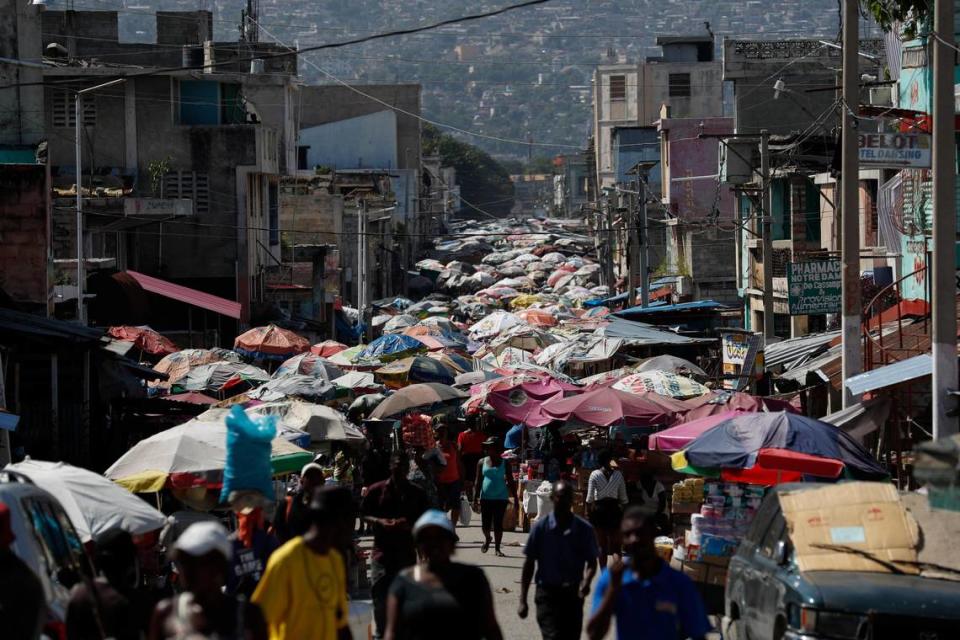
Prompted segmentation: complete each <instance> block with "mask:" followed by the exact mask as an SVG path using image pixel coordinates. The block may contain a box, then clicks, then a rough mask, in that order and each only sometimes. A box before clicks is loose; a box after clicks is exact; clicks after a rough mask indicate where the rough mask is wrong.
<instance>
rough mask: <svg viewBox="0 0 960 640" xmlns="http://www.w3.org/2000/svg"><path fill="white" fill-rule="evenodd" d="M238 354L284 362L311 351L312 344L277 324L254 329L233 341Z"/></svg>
mask: <svg viewBox="0 0 960 640" xmlns="http://www.w3.org/2000/svg"><path fill="white" fill-rule="evenodd" d="M233 348H234V350H235V351H236V352H237V353H240V354H242V355H245V356H247V357H249V358H266V359H269V360H284V359H286V358H289V357H290V356H293V355H296V354H298V353H303V352H304V351H307V350H309V349H310V342H309V341H308V340H307V339H306V338H303V337H301V336H299V335H297V334H296V333H294V332H293V331H290V330H289V329H282V328H280V327H278V326H277V325H275V324H270V325H267V326H265V327H254V328H253V329H250V330H249V331H247V332H245V333H241V334H240V335H239V336H237V337H236V339H235V340H234V341H233Z"/></svg>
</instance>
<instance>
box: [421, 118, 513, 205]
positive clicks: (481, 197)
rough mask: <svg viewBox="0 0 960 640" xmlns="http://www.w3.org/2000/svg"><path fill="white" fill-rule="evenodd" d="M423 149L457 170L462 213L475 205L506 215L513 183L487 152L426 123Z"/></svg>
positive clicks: (510, 201)
mask: <svg viewBox="0 0 960 640" xmlns="http://www.w3.org/2000/svg"><path fill="white" fill-rule="evenodd" d="M423 151H424V153H426V154H438V155H439V156H440V160H441V162H442V163H443V164H444V165H446V166H451V167H453V168H454V169H456V171H457V183H458V184H459V185H460V196H461V197H462V199H463V208H464V212H469V211H471V210H472V209H471V205H474V206H475V207H476V208H478V209H482V210H483V211H486V212H489V213H492V214H494V215H498V216H506V215H509V213H510V210H511V209H512V208H513V183H512V182H511V181H510V174H509V173H508V172H507V170H506V168H505V167H504V166H503V165H502V164H500V163H499V162H497V160H495V159H494V158H493V157H492V156H491V155H490V154H489V153H487V152H486V151H483V150H482V149H479V148H478V147H475V146H473V145H472V144H467V143H466V142H461V141H460V140H457V139H456V138H454V137H453V136H451V135H449V134H446V133H441V132H440V131H439V130H438V129H437V128H436V127H434V126H433V125H429V124H424V126H423ZM474 212H475V213H479V212H477V211H474Z"/></svg>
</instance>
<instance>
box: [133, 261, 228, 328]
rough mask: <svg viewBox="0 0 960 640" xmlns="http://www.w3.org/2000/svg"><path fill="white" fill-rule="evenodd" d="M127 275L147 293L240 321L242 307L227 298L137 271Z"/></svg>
mask: <svg viewBox="0 0 960 640" xmlns="http://www.w3.org/2000/svg"><path fill="white" fill-rule="evenodd" d="M126 273H127V275H129V276H130V277H131V278H133V279H134V280H136V281H137V284H139V285H140V286H141V287H143V289H144V290H145V291H149V292H150V293H155V294H157V295H160V296H163V297H165V298H170V299H171V300H177V301H179V302H184V303H186V304H189V305H192V306H194V307H200V308H201V309H206V310H207V311H213V312H214V313H219V314H220V315H224V316H228V317H230V318H235V319H237V320H239V319H240V312H241V310H242V307H241V306H240V303H239V302H234V301H233V300H227V299H226V298H221V297H220V296H215V295H213V294H211V293H205V292H203V291H197V290H196V289H191V288H190V287H184V286H183V285H179V284H174V283H172V282H167V281H166V280H161V279H160V278H154V277H153V276H148V275H146V274H143V273H139V272H137V271H127V272H126Z"/></svg>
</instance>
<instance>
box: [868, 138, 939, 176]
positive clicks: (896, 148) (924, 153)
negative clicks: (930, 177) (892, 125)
mask: <svg viewBox="0 0 960 640" xmlns="http://www.w3.org/2000/svg"><path fill="white" fill-rule="evenodd" d="M857 140H858V144H859V147H860V153H859V155H860V164H861V165H862V166H865V167H890V168H894V169H896V168H902V167H911V168H914V169H929V168H930V160H931V155H930V134H928V133H861V134H860V135H858V136H857Z"/></svg>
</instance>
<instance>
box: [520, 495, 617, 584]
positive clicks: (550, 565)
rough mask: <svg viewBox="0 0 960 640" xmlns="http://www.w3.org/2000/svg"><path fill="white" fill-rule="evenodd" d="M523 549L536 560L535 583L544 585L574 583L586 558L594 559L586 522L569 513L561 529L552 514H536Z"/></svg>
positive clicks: (593, 543) (594, 544)
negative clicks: (564, 526)
mask: <svg viewBox="0 0 960 640" xmlns="http://www.w3.org/2000/svg"><path fill="white" fill-rule="evenodd" d="M523 553H524V554H525V555H526V556H527V557H528V558H533V559H534V560H536V561H537V575H536V582H537V584H540V585H544V586H548V587H575V586H578V585H579V584H580V581H581V580H583V570H584V568H585V566H586V564H587V563H588V562H593V561H595V560H596V559H597V555H598V554H599V549H598V548H597V538H596V536H595V535H594V533H593V527H591V526H590V523H589V522H587V521H586V520H584V519H583V518H581V517H580V516H578V515H573V516H572V519H571V521H570V525H569V526H568V527H567V528H565V529H561V528H560V525H559V523H558V522H557V517H556V514H554V513H550V514H549V515H547V517H545V518H537V523H536V524H535V525H533V529H531V530H530V537H529V538H527V544H526V546H525V547H524V549H523Z"/></svg>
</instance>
